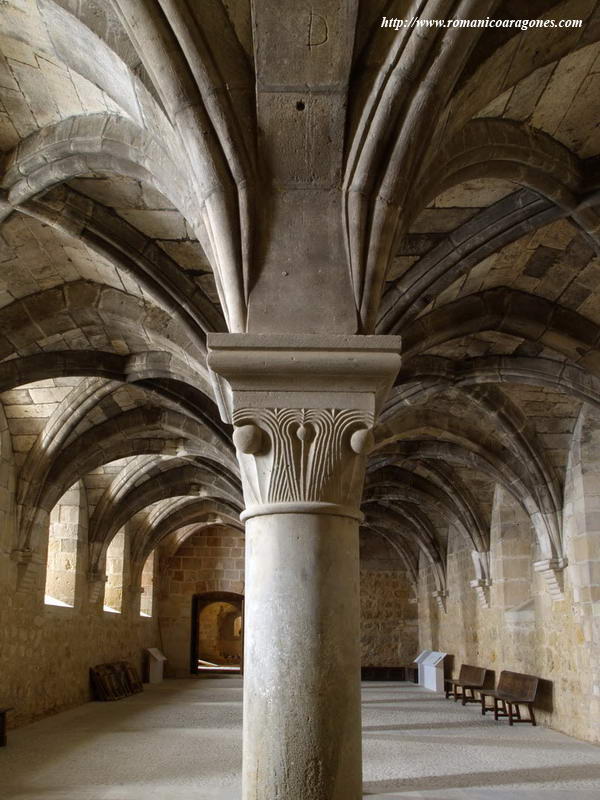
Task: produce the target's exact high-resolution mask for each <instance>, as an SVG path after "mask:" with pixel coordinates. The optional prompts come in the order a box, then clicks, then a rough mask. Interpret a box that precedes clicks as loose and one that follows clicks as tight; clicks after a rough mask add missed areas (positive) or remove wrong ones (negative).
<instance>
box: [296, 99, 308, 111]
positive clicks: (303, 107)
mask: <svg viewBox="0 0 600 800" xmlns="http://www.w3.org/2000/svg"><path fill="white" fill-rule="evenodd" d="M296 108H297V109H298V111H304V109H305V108H306V106H305V105H304V103H303V101H302V100H298V102H297V103H296Z"/></svg>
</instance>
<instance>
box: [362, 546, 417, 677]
mask: <svg viewBox="0 0 600 800" xmlns="http://www.w3.org/2000/svg"><path fill="white" fill-rule="evenodd" d="M417 610H418V609H417V603H416V594H415V590H414V587H413V586H411V584H410V581H409V578H408V574H407V572H406V568H405V567H404V565H403V563H402V561H401V560H400V559H399V558H398V554H397V553H396V552H395V551H394V550H393V548H391V546H390V545H389V544H388V543H387V542H385V541H384V540H383V539H381V538H379V537H375V536H374V535H373V536H370V537H368V538H367V537H365V536H363V537H362V538H361V570H360V616H361V660H362V665H363V666H365V667H367V666H368V667H393V666H401V665H402V664H406V663H407V662H411V661H412V660H413V658H414V657H415V655H416V654H417V647H418V620H417Z"/></svg>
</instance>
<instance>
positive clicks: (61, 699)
mask: <svg viewBox="0 0 600 800" xmlns="http://www.w3.org/2000/svg"><path fill="white" fill-rule="evenodd" d="M132 605H133V607H129V608H125V609H124V613H123V614H110V613H107V612H105V611H103V610H102V608H101V606H98V605H95V604H90V603H88V602H87V598H82V597H76V601H75V607H74V608H64V607H60V606H52V605H44V604H43V602H42V596H41V594H40V595H39V596H38V597H33V596H32V595H28V594H25V593H23V594H13V593H9V592H5V593H3V601H2V604H1V605H0V705H3V704H4V703H6V704H7V705H10V706H14V707H15V709H16V710H15V712H14V713H12V714H10V715H9V724H10V725H11V726H17V725H23V724H25V723H27V722H31V721H33V720H34V719H37V718H39V717H42V716H45V715H47V714H53V713H56V712H57V711H63V710H65V709H67V708H70V707H72V706H76V705H80V704H81V703H85V702H87V701H88V700H89V699H91V697H90V688H89V669H90V667H92V666H94V665H95V664H101V663H104V662H107V661H120V660H126V661H130V662H131V663H132V664H134V665H135V666H136V667H137V668H138V669H139V670H141V668H142V654H143V650H144V648H146V647H156V646H157V645H158V633H157V625H156V615H155V616H154V617H152V618H148V617H140V616H139V615H138V613H137V611H136V609H135V603H134V604H132Z"/></svg>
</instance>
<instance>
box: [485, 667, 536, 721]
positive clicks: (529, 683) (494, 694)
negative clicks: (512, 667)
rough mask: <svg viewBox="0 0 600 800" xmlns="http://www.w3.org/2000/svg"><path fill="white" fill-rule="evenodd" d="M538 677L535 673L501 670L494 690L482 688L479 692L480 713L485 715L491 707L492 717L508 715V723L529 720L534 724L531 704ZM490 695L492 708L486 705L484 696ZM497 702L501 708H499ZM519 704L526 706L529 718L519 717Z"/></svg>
mask: <svg viewBox="0 0 600 800" xmlns="http://www.w3.org/2000/svg"><path fill="white" fill-rule="evenodd" d="M538 683H539V678H536V677H535V675H524V674H523V673H521V672H508V671H507V670H503V671H502V672H501V673H500V680H499V681H498V686H497V688H496V691H492V690H491V689H482V690H481V692H480V694H481V713H482V714H483V715H484V716H485V713H486V711H491V710H492V708H493V711H494V719H496V720H497V719H498V717H508V724H509V725H512V724H513V722H531V724H532V725H535V724H536V721H535V714H534V712H533V704H534V702H535V696H536V694H537V690H538ZM486 697H491V698H492V701H493V703H494V705H493V707H492V708H489V707H486V704H485V698H486ZM499 704H500V706H501V708H499ZM519 706H527V708H528V709H529V719H522V718H521V711H520V708H519Z"/></svg>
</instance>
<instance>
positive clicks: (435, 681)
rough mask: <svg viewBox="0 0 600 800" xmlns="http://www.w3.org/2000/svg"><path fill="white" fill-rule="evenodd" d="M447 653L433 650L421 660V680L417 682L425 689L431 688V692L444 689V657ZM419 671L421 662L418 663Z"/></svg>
mask: <svg viewBox="0 0 600 800" xmlns="http://www.w3.org/2000/svg"><path fill="white" fill-rule="evenodd" d="M446 655H447V653H440V652H438V651H436V650H433V651H432V652H430V653H429V655H428V656H427V657H426V658H425V660H424V661H423V680H422V681H421V680H419V683H420V684H421V686H423V688H425V689H431V691H432V692H443V691H444V659H445V658H446ZM420 671H421V664H419V672H420Z"/></svg>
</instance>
